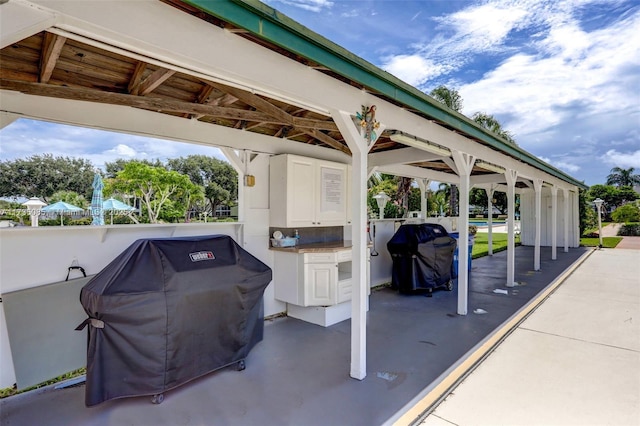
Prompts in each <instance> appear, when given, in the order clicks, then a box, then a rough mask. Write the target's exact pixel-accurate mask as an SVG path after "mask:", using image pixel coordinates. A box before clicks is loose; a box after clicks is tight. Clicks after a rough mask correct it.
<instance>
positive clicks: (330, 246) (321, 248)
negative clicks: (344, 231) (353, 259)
mask: <svg viewBox="0 0 640 426" xmlns="http://www.w3.org/2000/svg"><path fill="white" fill-rule="evenodd" d="M351 246H352V244H351V240H340V241H332V242H329V243H313V244H301V245H299V246H295V247H270V248H269V249H270V250H275V251H283V252H287V253H327V252H336V251H341V250H344V249H350V248H351Z"/></svg>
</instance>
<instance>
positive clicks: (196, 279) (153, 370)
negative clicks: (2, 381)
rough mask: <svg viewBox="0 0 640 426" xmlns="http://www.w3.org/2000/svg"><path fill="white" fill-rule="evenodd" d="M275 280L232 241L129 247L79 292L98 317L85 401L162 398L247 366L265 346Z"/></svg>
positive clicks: (179, 241) (218, 238) (200, 239)
mask: <svg viewBox="0 0 640 426" xmlns="http://www.w3.org/2000/svg"><path fill="white" fill-rule="evenodd" d="M270 281H271V269H270V268H269V267H268V266H266V265H265V264H264V263H262V262H260V261H259V260H258V259H256V258H255V257H253V256H252V255H251V254H249V253H248V252H247V251H245V250H244V249H242V248H241V247H240V246H239V245H238V244H236V243H235V241H233V239H231V238H230V237H228V236H226V235H213V236H199V237H186V238H165V239H142V240H138V241H136V242H135V243H133V244H132V245H131V246H130V247H129V248H128V249H127V250H125V251H124V252H123V253H122V254H120V255H119V256H118V257H117V258H116V259H115V260H113V262H111V263H110V264H109V265H107V266H106V267H105V268H104V269H103V270H102V271H101V272H100V273H98V274H97V275H96V276H95V277H94V278H93V279H92V280H91V281H89V282H88V283H87V284H86V285H85V286H84V287H83V289H82V291H81V293H80V302H81V303H82V306H83V307H84V310H85V311H86V313H87V314H88V316H89V318H90V319H93V321H91V325H90V326H89V344H88V348H87V383H86V394H85V403H86V405H87V406H91V405H95V404H99V403H101V402H103V401H106V400H109V399H114V398H121V397H128V396H139V395H155V394H161V393H162V392H164V391H165V390H168V389H171V388H174V387H176V386H179V385H181V384H183V383H185V382H187V381H189V380H191V379H194V378H196V377H199V376H201V375H203V374H206V373H208V372H211V371H213V370H216V369H218V368H221V367H224V366H226V365H229V364H232V363H234V362H237V361H240V360H243V359H244V358H245V357H246V356H247V354H248V353H249V351H250V350H251V348H252V347H253V346H254V345H255V344H256V343H258V342H259V341H261V340H262V335H263V326H264V322H263V304H262V296H263V293H264V290H265V288H266V287H267V285H268V284H269V282H270ZM96 320H98V321H96ZM102 324H103V325H104V326H103V327H104V328H100V327H102Z"/></svg>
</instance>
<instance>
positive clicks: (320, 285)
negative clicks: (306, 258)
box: [303, 263, 338, 306]
mask: <svg viewBox="0 0 640 426" xmlns="http://www.w3.org/2000/svg"><path fill="white" fill-rule="evenodd" d="M304 279H305V285H304V287H305V288H304V305H303V306H329V305H333V304H335V303H336V300H337V287H336V283H337V282H338V269H337V268H336V264H335V263H305V265H304Z"/></svg>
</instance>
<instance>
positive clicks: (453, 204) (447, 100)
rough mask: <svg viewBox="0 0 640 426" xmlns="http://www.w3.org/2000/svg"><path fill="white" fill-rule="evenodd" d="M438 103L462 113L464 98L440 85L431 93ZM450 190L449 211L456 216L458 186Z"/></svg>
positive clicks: (452, 186) (451, 187) (451, 186)
mask: <svg viewBox="0 0 640 426" xmlns="http://www.w3.org/2000/svg"><path fill="white" fill-rule="evenodd" d="M429 94H430V95H431V96H432V97H433V98H434V99H435V100H436V101H438V102H441V103H443V104H445V105H446V106H448V107H449V108H451V109H452V110H454V111H457V112H460V111H462V96H460V93H458V91H457V90H455V89H449V88H448V87H446V86H444V85H440V86H438V87H436V88H435V89H433V90H432V91H431V93H429ZM447 187H448V188H449V196H448V199H449V211H450V212H451V215H452V216H453V215H455V212H456V210H457V206H458V188H457V187H456V185H453V184H452V185H447Z"/></svg>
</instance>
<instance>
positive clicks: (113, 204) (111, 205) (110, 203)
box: [102, 197, 136, 225]
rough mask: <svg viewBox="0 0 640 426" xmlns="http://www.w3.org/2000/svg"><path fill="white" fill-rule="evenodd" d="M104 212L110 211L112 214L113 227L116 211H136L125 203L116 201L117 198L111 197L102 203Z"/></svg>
mask: <svg viewBox="0 0 640 426" xmlns="http://www.w3.org/2000/svg"><path fill="white" fill-rule="evenodd" d="M102 210H104V211H110V212H111V224H112V225H113V212H114V211H118V212H132V211H134V210H136V209H135V207H131V206H129V205H127V204H125V203H123V202H122V201H119V200H116V199H115V198H113V197H111V198H109V199H108V200H105V201H104V202H103V203H102Z"/></svg>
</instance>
